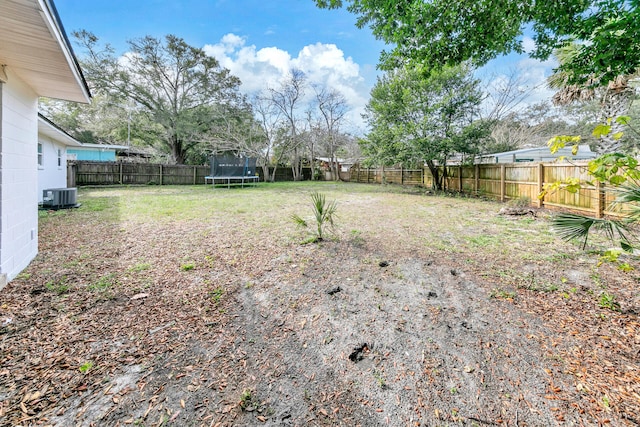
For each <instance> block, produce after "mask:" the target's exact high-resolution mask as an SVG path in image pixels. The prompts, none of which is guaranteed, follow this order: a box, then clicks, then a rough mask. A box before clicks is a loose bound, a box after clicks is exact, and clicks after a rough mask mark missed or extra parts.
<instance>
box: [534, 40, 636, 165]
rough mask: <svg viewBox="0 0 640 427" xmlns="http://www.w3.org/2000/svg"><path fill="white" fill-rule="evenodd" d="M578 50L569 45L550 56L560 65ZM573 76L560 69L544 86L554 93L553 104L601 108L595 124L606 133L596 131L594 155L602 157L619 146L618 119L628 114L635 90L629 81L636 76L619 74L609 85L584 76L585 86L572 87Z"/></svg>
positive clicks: (620, 125) (620, 122)
mask: <svg viewBox="0 0 640 427" xmlns="http://www.w3.org/2000/svg"><path fill="white" fill-rule="evenodd" d="M582 48H584V46H579V45H578V44H576V43H572V44H568V45H566V46H564V47H562V48H560V49H557V50H556V51H555V52H554V55H555V57H556V59H557V60H558V62H560V64H564V63H568V62H572V61H573V59H574V58H575V56H576V55H577V54H578V51H579V49H582ZM573 77H574V76H573V75H572V74H571V73H569V72H567V71H564V70H560V69H557V70H555V72H554V73H553V74H552V75H551V76H549V78H548V79H547V84H548V85H549V87H550V88H552V89H556V90H557V92H556V94H555V95H554V96H553V103H554V104H556V105H567V104H571V103H573V102H579V101H591V100H593V99H597V100H598V101H599V102H600V106H601V109H600V118H599V121H600V122H601V124H602V125H603V126H605V127H606V130H607V131H606V132H598V136H600V142H599V144H598V146H597V148H596V152H597V153H599V154H606V153H614V152H616V151H619V150H620V148H621V146H622V141H621V139H620V135H621V134H622V131H623V130H624V128H625V126H626V121H625V120H621V119H620V118H621V117H625V116H627V114H628V113H629V109H630V108H631V103H632V102H633V99H634V98H635V95H636V90H635V88H634V87H633V86H632V85H631V84H630V82H631V81H632V80H633V79H634V78H637V77H638V73H635V74H633V75H623V76H622V75H621V76H618V77H616V78H615V79H614V80H612V81H609V82H603V81H600V80H599V79H598V77H597V76H595V75H591V76H587V77H588V78H587V79H586V83H585V84H572V83H571V81H572V80H573Z"/></svg>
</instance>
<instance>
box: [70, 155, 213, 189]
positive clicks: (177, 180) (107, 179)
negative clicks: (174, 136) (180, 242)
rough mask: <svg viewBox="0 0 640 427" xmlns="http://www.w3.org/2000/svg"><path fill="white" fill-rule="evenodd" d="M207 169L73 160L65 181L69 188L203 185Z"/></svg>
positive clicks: (204, 167) (205, 167)
mask: <svg viewBox="0 0 640 427" xmlns="http://www.w3.org/2000/svg"><path fill="white" fill-rule="evenodd" d="M209 171H210V169H209V166H186V165H162V164H152V163H125V162H88V161H73V162H68V163H67V181H68V182H67V184H68V186H70V187H76V186H83V185H116V184H125V185H153V184H156V185H193V184H204V177H205V176H207V175H209Z"/></svg>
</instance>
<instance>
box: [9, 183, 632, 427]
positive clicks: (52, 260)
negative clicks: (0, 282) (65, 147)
mask: <svg viewBox="0 0 640 427" xmlns="http://www.w3.org/2000/svg"><path fill="white" fill-rule="evenodd" d="M414 197H415V196H414ZM498 209H499V205H496V209H495V211H496V214H497V211H498ZM71 215H76V214H75V213H73V212H70V213H68V214H67V216H68V217H69V218H70V216H71ZM69 218H67V220H66V221H62V220H60V221H57V220H55V218H54V219H50V220H49V221H47V222H46V223H45V225H44V226H43V227H42V228H41V230H40V239H41V248H40V255H39V256H38V258H37V259H36V261H34V263H33V264H32V265H31V266H30V267H29V269H28V270H27V272H26V274H23V275H22V276H21V277H19V278H18V279H16V280H15V281H14V282H12V283H11V284H10V285H9V286H8V287H7V288H6V289H4V290H3V292H2V295H1V296H0V304H1V305H0V321H2V324H1V325H0V326H1V328H2V329H1V330H0V340H1V341H0V345H1V350H2V362H1V365H0V402H1V403H0V425H2V426H17V425H21V426H27V425H60V426H71V425H78V426H93V425H95V426H102V425H111V426H113V425H145V426H160V425H180V426H185V425H194V426H200V425H203V426H254V425H265V426H314V425H315V426H336V425H344V426H357V425H360V426H458V425H461V426H491V425H502V426H520V427H523V426H553V425H575V426H582V425H584V426H591V425H593V426H596V425H621V426H626V425H629V426H634V425H640V417H639V416H638V414H639V413H640V372H639V364H638V361H639V357H640V353H639V350H640V324H639V323H638V302H639V297H638V292H637V290H636V287H637V282H636V280H637V278H636V276H637V274H636V273H634V272H631V273H628V274H623V273H622V272H621V271H620V270H619V269H617V268H616V267H615V265H614V264H610V263H605V264H604V265H601V266H599V267H596V264H595V263H596V261H597V257H595V256H589V255H585V254H582V253H580V252H579V251H578V250H577V249H576V250H574V249H570V247H569V246H566V247H565V246H562V247H563V248H564V249H563V250H564V251H565V252H562V253H563V254H567V253H570V254H572V255H570V256H566V259H563V260H562V263H561V264H560V265H558V264H555V265H554V266H550V265H549V262H544V261H540V260H535V261H532V260H526V259H524V260H523V259H522V258H519V257H510V256H509V254H505V255H504V256H503V257H498V258H496V256H495V253H494V254H490V253H485V252H484V251H480V250H476V251H475V252H473V251H471V252H468V253H465V252H450V253H447V254H446V256H445V254H444V253H442V254H440V253H438V251H426V250H423V249H421V248H420V247H418V246H415V245H412V244H410V243H407V241H409V240H410V239H402V237H403V236H404V235H410V234H412V233H419V232H420V227H426V226H428V224H427V225H420V226H416V228H411V227H403V226H402V224H401V223H399V224H394V225H393V226H388V227H386V228H385V227H381V225H382V224H384V223H385V221H386V219H385V218H384V215H383V216H382V217H380V218H377V217H375V218H370V219H369V220H364V222H363V223H360V224H359V225H358V227H359V231H358V232H350V233H347V232H344V231H343V232H342V235H341V236H339V237H340V238H339V239H335V240H328V241H324V242H321V243H318V244H307V245H301V244H298V243H295V242H292V241H291V240H286V239H283V238H282V237H281V236H280V235H273V236H265V235H261V236H251V235H250V234H249V231H247V229H246V227H245V228H241V227H235V228H233V227H228V225H229V224H221V221H222V220H220V221H219V222H217V223H207V224H205V225H203V224H202V223H200V224H199V225H196V223H195V222H193V221H182V222H164V223H163V222H156V223H149V224H145V223H140V222H134V221H132V222H127V221H120V222H109V221H102V220H99V219H96V220H95V221H93V222H92V220H88V219H86V218H85V219H83V220H82V221H76V222H74V221H71V220H70V219H69ZM255 221H256V222H259V221H260V219H259V218H258V217H256V218H255ZM509 221H513V222H514V224H515V227H520V228H526V224H525V222H522V223H519V221H525V220H524V219H523V218H514V219H510V220H509ZM528 221H530V219H529V220H528ZM535 221H546V220H545V219H544V214H541V215H540V217H539V218H538V219H536V220H535ZM366 224H369V225H366ZM369 227H371V229H370V228H369ZM373 230H375V233H374V231H373ZM62 232H64V233H65V235H68V236H69V235H72V236H74V237H73V238H67V239H60V238H59V236H60V235H61V233H62ZM403 242H404V243H403ZM555 245H559V244H558V243H557V242H556V243H555ZM567 248H569V249H567ZM545 250H549V248H547V249H545ZM567 251H568V252H567ZM551 256H553V253H551ZM470 257H473V262H470V261H469V259H470ZM628 262H629V263H630V266H636V267H637V265H636V264H634V263H635V262H636V261H635V260H632V259H630V260H628ZM498 270H499V271H502V272H504V271H517V272H520V273H521V274H520V275H519V276H518V280H515V279H513V278H509V277H505V276H504V274H502V275H499V274H497V271H498ZM596 276H597V277H596ZM527 281H529V282H527ZM603 281H606V286H607V288H606V289H607V290H608V292H610V293H611V294H615V295H617V296H618V302H619V305H617V306H614V308H617V310H616V311H614V310H611V309H606V308H603V307H601V305H599V304H598V298H597V296H598V292H599V288H598V286H599V285H602V282H603ZM544 283H559V284H560V285H561V286H560V289H550V288H544V289H543V288H541V286H542V285H541V284H544ZM563 285H566V286H565V287H564V288H563V287H562V286H563ZM545 286H546V285H545ZM556 288H557V287H556ZM565 294H566V295H565Z"/></svg>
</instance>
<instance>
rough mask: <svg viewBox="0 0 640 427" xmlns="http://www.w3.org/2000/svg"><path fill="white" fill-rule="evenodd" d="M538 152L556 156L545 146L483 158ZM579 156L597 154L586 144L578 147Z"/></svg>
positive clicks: (494, 154)
mask: <svg viewBox="0 0 640 427" xmlns="http://www.w3.org/2000/svg"><path fill="white" fill-rule="evenodd" d="M571 150H572V147H571V146H567V147H564V148H561V149H559V150H558V151H561V152H562V154H565V152H568V153H571ZM537 152H543V153H544V154H548V155H549V156H554V154H552V153H551V150H550V149H549V147H547V146H544V147H533V148H521V149H519V150H513V151H503V152H502V153H493V154H483V155H482V157H501V156H510V155H513V154H516V155H517V154H527V153H537ZM578 154H580V155H593V156H594V157H595V153H593V151H591V148H590V147H589V146H588V145H586V144H582V145H579V146H578ZM559 155H560V154H557V155H555V156H556V157H557V156H559Z"/></svg>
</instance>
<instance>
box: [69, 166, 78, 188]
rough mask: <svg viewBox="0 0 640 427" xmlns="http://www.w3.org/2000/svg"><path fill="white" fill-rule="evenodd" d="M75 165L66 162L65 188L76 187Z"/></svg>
mask: <svg viewBox="0 0 640 427" xmlns="http://www.w3.org/2000/svg"><path fill="white" fill-rule="evenodd" d="M75 169H76V165H75V164H74V163H70V162H67V187H69V188H71V187H75V186H76V170H75Z"/></svg>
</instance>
